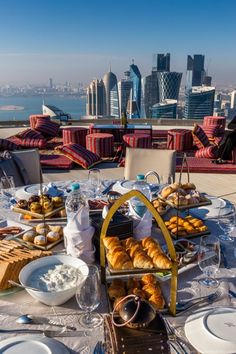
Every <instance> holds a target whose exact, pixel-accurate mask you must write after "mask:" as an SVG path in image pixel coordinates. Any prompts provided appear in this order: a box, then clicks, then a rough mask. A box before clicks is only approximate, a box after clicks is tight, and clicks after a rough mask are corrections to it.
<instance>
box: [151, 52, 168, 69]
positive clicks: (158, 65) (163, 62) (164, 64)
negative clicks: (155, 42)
mask: <svg viewBox="0 0 236 354" xmlns="http://www.w3.org/2000/svg"><path fill="white" fill-rule="evenodd" d="M152 71H170V53H167V54H153V55H152Z"/></svg>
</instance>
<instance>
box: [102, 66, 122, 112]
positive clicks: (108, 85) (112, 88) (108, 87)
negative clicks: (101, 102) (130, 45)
mask: <svg viewBox="0 0 236 354" xmlns="http://www.w3.org/2000/svg"><path fill="white" fill-rule="evenodd" d="M103 82H104V87H105V100H106V112H105V115H106V116H108V117H109V116H111V92H113V93H112V97H113V100H114V98H115V97H116V98H117V99H118V88H117V78H116V75H115V74H114V73H112V72H111V71H109V72H108V73H106V74H105V75H104V77H103Z"/></svg>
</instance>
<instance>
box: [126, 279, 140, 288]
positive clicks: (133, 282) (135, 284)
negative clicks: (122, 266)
mask: <svg viewBox="0 0 236 354" xmlns="http://www.w3.org/2000/svg"><path fill="white" fill-rule="evenodd" d="M126 287H127V289H133V288H138V289H140V288H141V283H140V281H139V280H138V279H137V278H129V279H128V280H127V283H126Z"/></svg>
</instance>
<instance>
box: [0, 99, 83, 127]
mask: <svg viewBox="0 0 236 354" xmlns="http://www.w3.org/2000/svg"><path fill="white" fill-rule="evenodd" d="M43 100H44V103H45V104H49V105H53V106H56V107H58V108H60V109H61V110H63V111H64V112H66V113H70V114H71V116H72V119H75V120H77V119H80V118H81V116H84V115H86V98H85V97H83V98H81V97H75V96H53V95H50V96H44V97H43V98H42V97H41V96H27V97H19V96H9V97H0V122H2V121H13V122H14V121H21V120H22V121H23V120H28V118H29V116H30V115H31V114H42V103H43ZM3 106H4V107H5V106H6V108H7V107H9V106H12V107H16V109H11V110H8V109H6V110H5V109H4V110H2V107H3ZM4 107H3V108H4ZM17 107H18V108H19V109H17Z"/></svg>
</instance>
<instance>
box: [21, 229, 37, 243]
mask: <svg viewBox="0 0 236 354" xmlns="http://www.w3.org/2000/svg"><path fill="white" fill-rule="evenodd" d="M35 236H36V234H35V231H33V230H31V231H27V232H25V233H24V235H23V236H22V239H23V240H24V241H26V242H34V238H35Z"/></svg>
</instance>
